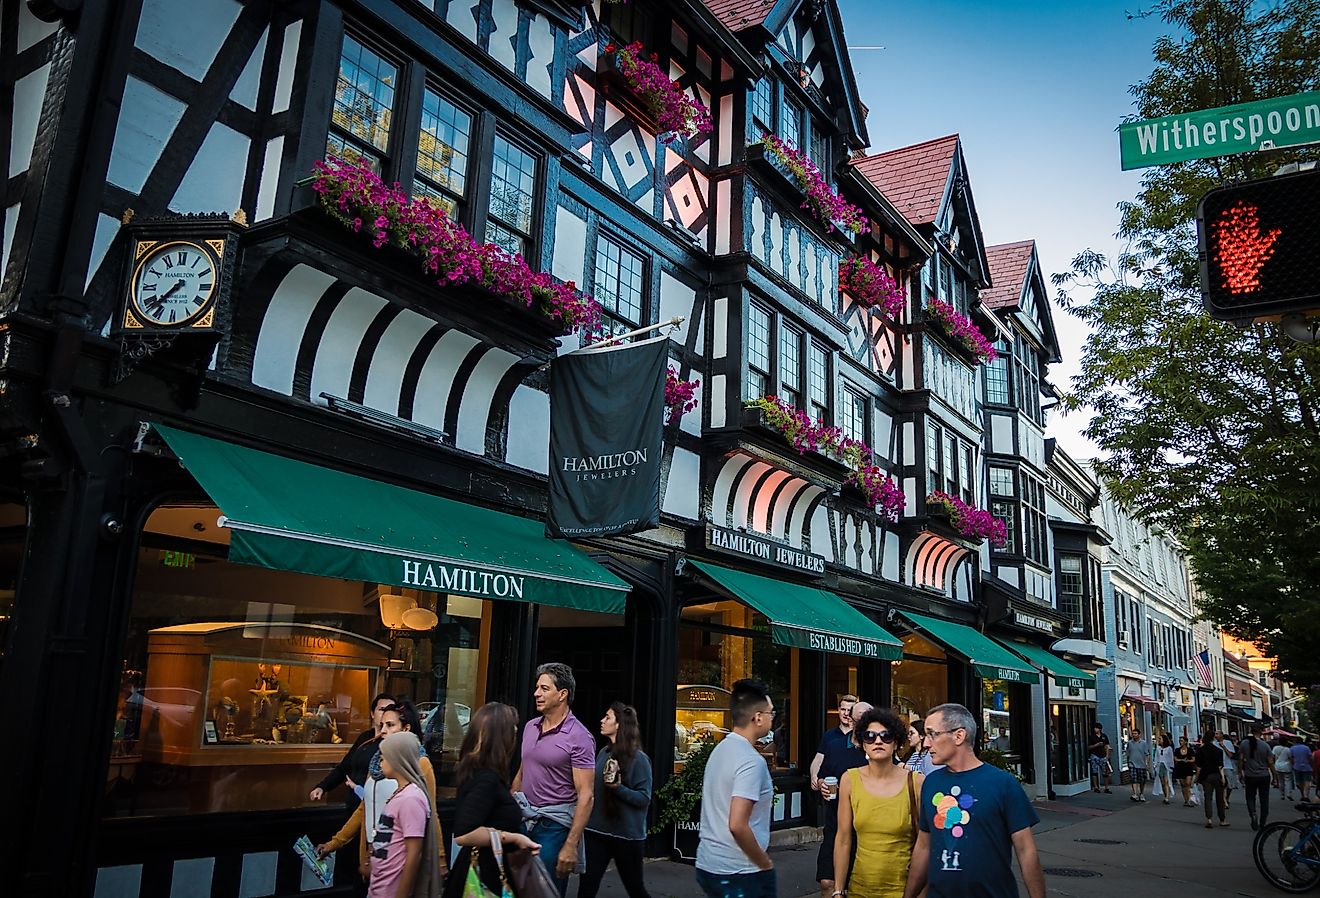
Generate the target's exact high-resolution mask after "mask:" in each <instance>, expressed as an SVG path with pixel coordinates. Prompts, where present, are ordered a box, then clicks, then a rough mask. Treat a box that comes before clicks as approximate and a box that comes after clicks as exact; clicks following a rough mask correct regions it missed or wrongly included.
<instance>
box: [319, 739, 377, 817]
mask: <svg viewBox="0 0 1320 898" xmlns="http://www.w3.org/2000/svg"><path fill="white" fill-rule="evenodd" d="M375 735H376V731H375V730H364V731H363V732H362V734H361V735H359V736H358V737H357V740H356V741H355V742H354V743H353V747H352V748H350V749H349V750H348V751H347V752H345V754H344V757H343V758H341V759H340V761H339V763H338V764H336V765H335V766H333V767H331V768H330V772H329V773H327V774H326V775H325V779H323V780H321V781H320V782H319V783H317V784H316V786H317V788H318V789H322V790H324V791H326V792H329V791H330V790H331V789H334V788H336V787H338V786H342V785H344V781H345V780H346V779H351V780H352V781H353V782H355V783H357V784H358V785H359V786H361V785H364V784H365V783H366V781H367V776H368V771H367V768H368V766H369V765H370V764H371V757H372V755H374V754H375V753H376V749H377V748H378V747H379V746H377V745H376V744H375V743H374V742H373V741H372V740H373V737H374V736H375ZM363 746H365V748H364V747H363ZM345 801H346V802H347V803H348V804H349V806H350V807H356V806H357V803H358V797H357V796H356V795H355V794H353V793H352V792H351V791H350V792H349V793H348V797H347V798H346V799H345Z"/></svg>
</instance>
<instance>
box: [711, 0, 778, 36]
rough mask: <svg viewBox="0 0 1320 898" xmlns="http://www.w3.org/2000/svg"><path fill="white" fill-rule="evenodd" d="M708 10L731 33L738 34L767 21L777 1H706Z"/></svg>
mask: <svg viewBox="0 0 1320 898" xmlns="http://www.w3.org/2000/svg"><path fill="white" fill-rule="evenodd" d="M704 2H705V4H706V8H707V9H709V10H710V11H711V12H712V13H714V14H715V18H717V19H719V20H720V21H721V22H722V23H723V24H724V26H725V27H726V28H728V29H729V30H730V31H733V32H738V31H743V30H745V29H748V28H752V27H754V26H756V25H760V24H761V23H763V22H764V21H765V18H766V16H768V15H770V11H771V10H772V9H774V8H775V0H704Z"/></svg>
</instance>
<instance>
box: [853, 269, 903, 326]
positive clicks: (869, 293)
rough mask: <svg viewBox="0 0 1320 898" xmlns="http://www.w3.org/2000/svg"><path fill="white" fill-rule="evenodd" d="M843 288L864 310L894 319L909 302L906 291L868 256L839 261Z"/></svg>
mask: <svg viewBox="0 0 1320 898" xmlns="http://www.w3.org/2000/svg"><path fill="white" fill-rule="evenodd" d="M839 289H840V290H843V291H844V292H846V293H847V294H848V295H849V296H851V297H852V298H853V302H855V303H857V304H858V305H860V306H861V307H862V308H866V309H874V308H879V309H880V310H881V311H882V312H884V314H885V315H888V316H889V317H890V318H897V317H898V316H899V315H900V314H902V312H903V307H904V305H905V304H906V303H907V294H906V293H904V292H903V288H902V287H900V286H899V285H898V284H897V283H896V282H895V281H894V279H893V278H891V277H890V276H889V272H888V271H886V270H885V269H884V268H883V267H881V266H879V265H877V264H876V263H875V262H872V261H871V260H870V258H868V257H866V256H848V257H847V258H845V259H843V260H842V261H840V262H839Z"/></svg>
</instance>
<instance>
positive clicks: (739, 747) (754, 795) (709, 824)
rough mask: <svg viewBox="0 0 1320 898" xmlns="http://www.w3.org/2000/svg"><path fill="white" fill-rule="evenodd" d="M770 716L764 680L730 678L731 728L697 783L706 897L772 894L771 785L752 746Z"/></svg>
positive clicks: (764, 897)
mask: <svg viewBox="0 0 1320 898" xmlns="http://www.w3.org/2000/svg"><path fill="white" fill-rule="evenodd" d="M774 717H775V705H774V702H773V701H771V700H770V693H769V690H768V688H767V687H766V685H765V684H764V683H761V682H758V681H757V680H739V681H738V682H736V683H734V684H733V693H732V694H731V695H730V696H729V720H730V723H732V724H733V730H732V732H730V733H729V735H727V736H725V737H724V739H723V740H722V741H721V742H720V744H719V745H717V746H715V750H714V751H712V752H711V753H710V757H709V758H708V759H707V761H706V775H705V779H704V780H703V782H702V786H701V841H700V842H699V843H698V844H697V885H699V886H701V890H702V891H703V892H705V893H706V894H707V895H708V896H710V898H724V896H728V895H738V896H740V898H776V889H775V865H774V862H773V861H771V860H770V855H768V854H766V848H768V847H769V845H770V811H771V808H772V806H773V804H774V786H773V785H772V783H771V781H770V768H769V767H767V766H766V761H765V758H764V757H762V755H761V754H760V753H759V752H757V750H756V740H758V739H760V738H761V737H763V736H765V734H766V733H768V732H770V729H771V726H772V725H773V723H774Z"/></svg>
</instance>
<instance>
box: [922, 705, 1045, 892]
mask: <svg viewBox="0 0 1320 898" xmlns="http://www.w3.org/2000/svg"><path fill="white" fill-rule="evenodd" d="M926 744H927V745H929V746H930V754H931V760H932V761H933V762H935V763H936V764H943V765H945V766H944V769H943V770H935V771H932V772H931V773H930V774H928V775H927V776H926V781H925V782H924V783H923V784H922V786H921V808H920V819H919V820H918V825H919V832H918V834H917V843H916V845H915V846H914V847H913V849H912V864H911V866H910V867H909V868H908V881H907V888H906V889H905V890H904V892H903V895H904V898H916V896H917V895H920V894H921V890H922V889H924V888H929V891H928V892H927V894H928V895H929V896H930V898H1017V896H1018V888H1017V881H1016V880H1015V879H1014V878H1013V857H1012V855H1013V854H1014V853H1016V854H1017V859H1018V866H1020V867H1021V868H1022V879H1023V881H1024V882H1025V883H1026V884H1027V894H1028V895H1030V896H1031V898H1045V873H1044V872H1043V871H1042V870H1041V868H1040V858H1039V857H1038V856H1037V855H1036V840H1035V839H1034V838H1032V835H1031V828H1032V827H1033V826H1035V825H1036V824H1037V823H1039V822H1040V818H1039V817H1037V816H1036V811H1035V809H1034V808H1033V807H1032V806H1031V802H1029V801H1027V796H1026V793H1024V792H1023V791H1022V786H1021V785H1020V784H1019V783H1018V781H1017V779H1015V778H1014V777H1013V775H1012V774H1010V773H1006V772H1005V771H1003V770H1000V769H999V768H998V767H991V766H990V765H989V764H983V763H981V762H980V761H979V760H977V757H976V754H975V752H973V751H972V746H973V745H975V744H976V718H975V717H973V716H972V712H971V711H968V710H967V709H966V708H964V707H963V706H962V705H954V704H948V705H940V706H939V707H937V708H934V709H932V710H931V712H930V714H929V715H927V717H926Z"/></svg>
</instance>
